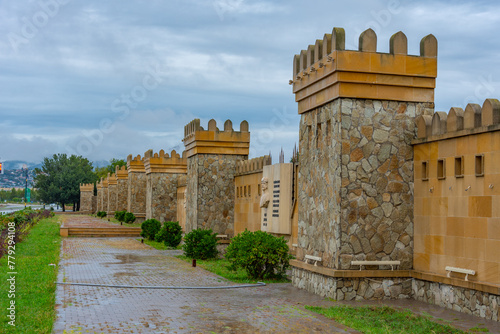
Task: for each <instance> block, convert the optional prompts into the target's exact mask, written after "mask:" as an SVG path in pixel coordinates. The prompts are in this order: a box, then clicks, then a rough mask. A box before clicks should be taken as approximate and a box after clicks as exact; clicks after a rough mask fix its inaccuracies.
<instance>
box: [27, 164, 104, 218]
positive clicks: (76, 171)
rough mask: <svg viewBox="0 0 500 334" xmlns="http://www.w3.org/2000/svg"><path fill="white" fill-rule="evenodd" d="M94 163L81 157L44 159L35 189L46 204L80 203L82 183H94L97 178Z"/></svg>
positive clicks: (36, 174)
mask: <svg viewBox="0 0 500 334" xmlns="http://www.w3.org/2000/svg"><path fill="white" fill-rule="evenodd" d="M92 169H93V168H92V163H91V162H90V161H88V160H87V159H86V158H83V157H81V156H76V155H71V156H70V157H68V156H67V155H66V154H54V155H53V156H52V158H44V159H43V164H42V168H41V169H39V168H36V169H35V188H37V189H38V192H39V197H40V199H41V200H42V201H43V202H46V203H60V204H61V206H62V207H63V211H64V205H65V204H69V203H79V202H80V183H93V182H95V181H96V176H95V174H94V172H93V171H92Z"/></svg>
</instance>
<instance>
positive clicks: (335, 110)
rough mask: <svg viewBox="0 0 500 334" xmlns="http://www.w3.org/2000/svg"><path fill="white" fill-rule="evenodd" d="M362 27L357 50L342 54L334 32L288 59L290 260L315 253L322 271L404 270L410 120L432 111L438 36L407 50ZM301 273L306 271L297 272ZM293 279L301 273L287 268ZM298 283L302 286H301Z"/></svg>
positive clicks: (398, 38) (408, 248) (409, 241)
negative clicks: (292, 132)
mask: <svg viewBox="0 0 500 334" xmlns="http://www.w3.org/2000/svg"><path fill="white" fill-rule="evenodd" d="M376 47H377V36H376V34H375V32H374V31H373V30H371V29H368V30H366V31H365V32H363V33H362V34H361V36H360V37H359V50H356V51H351V50H345V33H344V29H342V28H334V29H333V32H332V34H325V36H324V38H323V40H317V41H316V43H315V45H310V46H309V48H308V49H307V50H302V51H301V53H300V55H296V56H295V57H294V61H293V80H292V81H291V84H293V92H294V93H295V98H296V101H297V102H298V111H299V114H300V115H301V121H300V173H299V180H298V182H299V195H298V196H299V201H298V203H299V223H298V224H299V232H298V249H297V259H298V260H303V259H304V257H305V255H311V256H317V257H321V258H322V266H324V267H327V268H330V269H335V270H339V269H353V267H351V261H352V260H400V261H401V266H400V268H401V269H410V268H411V267H412V253H413V149H412V146H411V141H412V139H414V138H415V131H416V130H415V124H414V119H415V117H417V116H420V115H431V114H432V113H433V109H434V103H433V102H434V87H435V78H436V76H437V58H436V57H437V41H436V39H435V38H434V36H432V35H428V36H426V37H424V38H423V39H422V41H421V43H420V56H412V55H408V54H407V39H406V36H405V35H404V34H403V33H402V32H398V33H396V34H394V35H393V36H392V37H391V39H390V53H379V52H377V50H376ZM305 271H307V270H305ZM294 274H295V275H296V278H297V279H298V278H299V277H300V278H304V277H305V276H304V269H303V268H302V269H299V268H296V269H295V271H294ZM306 285H307V284H306Z"/></svg>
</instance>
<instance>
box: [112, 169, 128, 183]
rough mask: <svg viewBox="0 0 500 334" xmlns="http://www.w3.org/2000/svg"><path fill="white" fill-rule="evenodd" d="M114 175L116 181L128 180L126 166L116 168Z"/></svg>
mask: <svg viewBox="0 0 500 334" xmlns="http://www.w3.org/2000/svg"><path fill="white" fill-rule="evenodd" d="M115 175H116V178H117V179H118V180H126V179H128V171H127V166H121V167H120V166H116V168H115Z"/></svg>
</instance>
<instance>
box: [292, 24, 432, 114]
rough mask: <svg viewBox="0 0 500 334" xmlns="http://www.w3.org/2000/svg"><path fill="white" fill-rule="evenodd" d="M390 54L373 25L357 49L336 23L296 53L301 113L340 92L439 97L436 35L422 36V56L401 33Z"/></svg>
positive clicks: (393, 97) (419, 99)
mask: <svg viewBox="0 0 500 334" xmlns="http://www.w3.org/2000/svg"><path fill="white" fill-rule="evenodd" d="M389 49H390V52H389V53H380V52H377V35H376V33H375V32H374V31H373V30H372V29H368V30H366V31H364V32H363V33H362V34H361V35H360V36H359V45H358V50H346V49H345V31H344V29H343V28H333V31H332V33H331V34H325V35H324V37H323V39H322V40H317V41H316V43H315V44H314V45H309V47H308V48H307V50H302V51H301V52H300V54H298V55H295V56H294V58H293V79H292V80H290V84H292V85H293V92H294V93H295V100H296V101H297V102H298V104H299V114H301V113H304V112H306V111H309V110H312V109H314V108H317V107H319V106H321V105H323V104H325V103H327V102H330V101H332V100H334V99H336V98H339V97H347V98H358V99H360V98H362V99H375V100H390V101H405V102H434V88H435V79H436V76H437V40H436V38H435V37H434V36H433V35H427V36H425V37H424V38H422V40H421V41H420V55H419V56H413V55H408V40H407V38H406V35H405V34H404V33H403V32H401V31H400V32H397V33H395V34H394V35H392V37H391V38H390V40H389Z"/></svg>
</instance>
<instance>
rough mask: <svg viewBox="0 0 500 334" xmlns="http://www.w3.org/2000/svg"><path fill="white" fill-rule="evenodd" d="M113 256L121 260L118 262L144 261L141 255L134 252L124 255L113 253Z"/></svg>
mask: <svg viewBox="0 0 500 334" xmlns="http://www.w3.org/2000/svg"><path fill="white" fill-rule="evenodd" d="M115 258H116V259H117V260H119V261H121V263H120V264H123V263H137V262H145V261H144V260H145V259H146V258H145V257H143V256H137V255H134V254H124V255H115Z"/></svg>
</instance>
